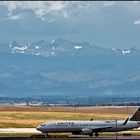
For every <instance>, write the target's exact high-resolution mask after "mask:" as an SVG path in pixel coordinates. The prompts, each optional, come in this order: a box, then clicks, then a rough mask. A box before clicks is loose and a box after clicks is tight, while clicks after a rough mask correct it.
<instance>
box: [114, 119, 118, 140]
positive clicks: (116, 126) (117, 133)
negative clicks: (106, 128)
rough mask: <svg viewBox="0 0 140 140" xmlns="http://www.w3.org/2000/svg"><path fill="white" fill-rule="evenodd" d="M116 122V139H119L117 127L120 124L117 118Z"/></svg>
mask: <svg viewBox="0 0 140 140" xmlns="http://www.w3.org/2000/svg"><path fill="white" fill-rule="evenodd" d="M115 124H116V140H117V139H118V133H117V132H118V131H117V128H118V127H117V125H118V124H117V119H115Z"/></svg>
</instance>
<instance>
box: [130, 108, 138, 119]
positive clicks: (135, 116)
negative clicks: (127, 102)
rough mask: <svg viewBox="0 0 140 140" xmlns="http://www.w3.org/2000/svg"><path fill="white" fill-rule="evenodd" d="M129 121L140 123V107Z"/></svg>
mask: <svg viewBox="0 0 140 140" xmlns="http://www.w3.org/2000/svg"><path fill="white" fill-rule="evenodd" d="M129 121H140V107H139V109H138V110H137V111H136V112H135V114H134V115H133V116H132V117H131V118H130V120H129Z"/></svg>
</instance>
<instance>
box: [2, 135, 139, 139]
mask: <svg viewBox="0 0 140 140" xmlns="http://www.w3.org/2000/svg"><path fill="white" fill-rule="evenodd" d="M117 139H118V140H132V139H135V140H139V139H140V136H118V137H117ZM0 140H116V137H115V136H99V137H98V138H97V137H90V138H89V137H80V138H29V137H0Z"/></svg>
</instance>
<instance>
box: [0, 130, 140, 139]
mask: <svg viewBox="0 0 140 140" xmlns="http://www.w3.org/2000/svg"><path fill="white" fill-rule="evenodd" d="M0 134H2V135H1V136H0V140H19V139H20V140H34V139H36V140H46V139H47V140H95V139H96V140H115V139H116V135H115V133H114V134H109V135H107V134H104V133H102V134H101V135H99V136H98V137H95V136H93V137H89V136H83V135H69V137H68V138H67V137H64V138H62V137H61V138H60V137H59V138H58V137H57V138H54V137H53V138H30V136H31V135H34V134H35V135H41V132H39V131H37V130H36V129H35V128H0ZM7 134H19V135H18V137H15V136H8V135H7ZM20 134H21V136H20ZM24 134H25V136H24ZM26 134H28V137H27V135H26ZM117 139H120V140H121V139H122V140H132V139H140V135H126V136H123V135H122V134H119V135H118V136H117Z"/></svg>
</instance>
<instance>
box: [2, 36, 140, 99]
mask: <svg viewBox="0 0 140 140" xmlns="http://www.w3.org/2000/svg"><path fill="white" fill-rule="evenodd" d="M139 85H140V50H139V49H137V48H130V49H125V50H122V49H112V48H110V49H106V48H103V47H100V46H97V45H93V44H90V43H88V42H80V43H79V42H73V41H68V40H66V39H63V38H56V39H54V40H51V41H46V40H41V41H38V42H33V43H30V44H19V43H17V42H16V41H13V42H10V43H9V44H2V43H1V44H0V96H8V97H11V96H23V97H24V96H34V95H56V94H57V95H71V96H73V95H86V96H88V95H93V96H94V95H95V97H97V96H99V97H106V96H119V97H120V96H122V97H125V96H138V95H139V91H140V86H139Z"/></svg>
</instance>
